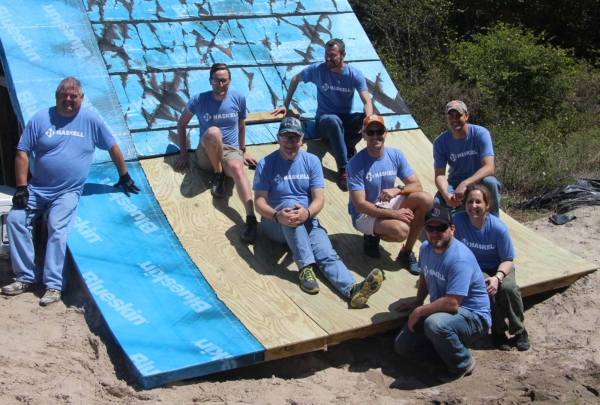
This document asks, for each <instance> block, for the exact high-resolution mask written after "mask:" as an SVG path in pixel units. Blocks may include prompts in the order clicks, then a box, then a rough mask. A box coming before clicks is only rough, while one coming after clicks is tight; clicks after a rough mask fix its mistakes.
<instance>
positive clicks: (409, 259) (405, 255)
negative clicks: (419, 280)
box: [396, 246, 421, 276]
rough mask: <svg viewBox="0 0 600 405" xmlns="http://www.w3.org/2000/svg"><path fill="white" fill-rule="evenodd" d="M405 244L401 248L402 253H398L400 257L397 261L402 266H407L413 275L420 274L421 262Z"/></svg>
mask: <svg viewBox="0 0 600 405" xmlns="http://www.w3.org/2000/svg"><path fill="white" fill-rule="evenodd" d="M404 248H405V246H402V249H400V253H398V257H397V258H396V261H397V262H398V263H400V264H401V265H402V266H404V267H406V269H407V270H408V272H409V273H410V274H412V275H413V276H418V275H419V274H420V273H421V269H419V262H418V261H417V258H416V256H415V254H414V253H413V252H412V250H410V251H409V250H405V249H404Z"/></svg>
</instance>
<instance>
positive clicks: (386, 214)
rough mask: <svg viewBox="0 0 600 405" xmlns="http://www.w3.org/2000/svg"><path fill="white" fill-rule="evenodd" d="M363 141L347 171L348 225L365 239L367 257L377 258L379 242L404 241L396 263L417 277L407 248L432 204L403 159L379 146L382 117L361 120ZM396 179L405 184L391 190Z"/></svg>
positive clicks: (414, 261)
mask: <svg viewBox="0 0 600 405" xmlns="http://www.w3.org/2000/svg"><path fill="white" fill-rule="evenodd" d="M362 137H363V139H364V140H365V142H366V143H367V147H366V148H365V149H363V150H361V151H360V152H358V153H357V154H356V155H355V156H354V157H353V158H352V160H351V161H350V162H349V163H348V167H347V174H348V190H349V191H350V202H349V203H348V212H349V213H350V215H351V216H352V223H353V225H354V227H355V228H356V229H358V230H359V231H361V232H362V233H363V234H364V251H365V254H366V255H367V256H371V257H375V258H378V257H379V255H380V253H379V240H380V239H383V240H385V241H387V242H403V241H405V244H404V246H403V247H402V249H401V250H400V253H399V254H398V258H397V259H396V260H397V261H398V262H400V263H401V264H403V265H404V266H405V267H406V268H407V269H408V271H409V272H410V273H411V274H413V275H418V274H419V266H418V263H417V259H416V257H415V254H414V253H413V252H412V249H413V247H414V245H415V242H416V241H417V238H418V237H419V234H420V233H421V229H422V228H423V221H424V218H425V213H426V212H427V211H428V210H429V209H430V208H431V207H432V205H433V199H432V197H431V195H429V194H428V193H426V192H424V191H423V187H422V186H421V182H420V181H419V178H418V177H417V175H416V173H415V172H414V170H413V169H412V168H411V167H410V165H409V164H408V161H407V160H406V157H405V156H404V154H403V153H402V152H401V151H400V150H398V149H395V148H386V147H385V146H384V144H385V138H386V137H387V129H386V127H385V122H384V120H383V117H381V116H380V115H369V116H368V117H366V118H365V119H364V121H363V130H362ZM396 178H399V179H400V180H401V181H402V183H403V184H404V185H402V186H397V187H395V186H394V184H395V182H396Z"/></svg>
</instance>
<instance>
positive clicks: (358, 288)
mask: <svg viewBox="0 0 600 405" xmlns="http://www.w3.org/2000/svg"><path fill="white" fill-rule="evenodd" d="M382 283H383V271H381V270H379V269H374V270H373V271H372V272H370V273H369V275H368V276H367V278H365V279H364V280H363V281H362V282H360V283H356V284H354V285H353V286H352V288H351V289H350V306H351V307H352V308H362V307H364V306H365V305H366V304H367V301H368V300H369V297H370V296H371V295H373V294H375V293H376V292H377V291H379V288H381V284H382Z"/></svg>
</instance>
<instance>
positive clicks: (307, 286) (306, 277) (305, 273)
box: [298, 264, 319, 294]
mask: <svg viewBox="0 0 600 405" xmlns="http://www.w3.org/2000/svg"><path fill="white" fill-rule="evenodd" d="M298 277H299V278H300V288H301V289H302V291H304V292H306V293H308V294H317V293H318V292H319V283H318V281H317V278H316V277H315V272H314V270H313V265H312V264H311V265H309V266H306V267H303V268H302V269H300V273H299V274H298Z"/></svg>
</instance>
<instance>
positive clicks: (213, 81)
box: [210, 79, 229, 84]
mask: <svg viewBox="0 0 600 405" xmlns="http://www.w3.org/2000/svg"><path fill="white" fill-rule="evenodd" d="M210 83H211V84H219V83H220V84H227V83H229V79H210Z"/></svg>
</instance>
